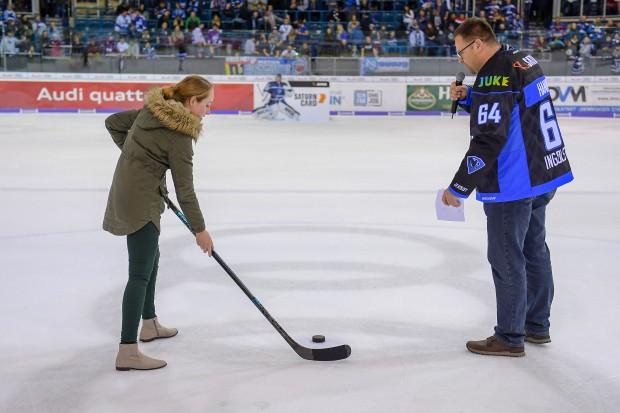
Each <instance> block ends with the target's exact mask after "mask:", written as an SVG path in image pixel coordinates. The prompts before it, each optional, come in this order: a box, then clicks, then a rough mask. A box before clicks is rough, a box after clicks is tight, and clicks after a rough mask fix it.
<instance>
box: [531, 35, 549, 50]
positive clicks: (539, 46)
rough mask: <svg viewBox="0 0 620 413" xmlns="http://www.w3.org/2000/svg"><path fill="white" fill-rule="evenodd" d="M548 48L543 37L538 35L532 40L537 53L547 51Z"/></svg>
mask: <svg viewBox="0 0 620 413" xmlns="http://www.w3.org/2000/svg"><path fill="white" fill-rule="evenodd" d="M550 50H551V49H550V48H549V45H548V44H547V41H546V40H545V37H544V36H538V38H537V39H536V42H534V51H535V52H538V53H542V52H548V51H550Z"/></svg>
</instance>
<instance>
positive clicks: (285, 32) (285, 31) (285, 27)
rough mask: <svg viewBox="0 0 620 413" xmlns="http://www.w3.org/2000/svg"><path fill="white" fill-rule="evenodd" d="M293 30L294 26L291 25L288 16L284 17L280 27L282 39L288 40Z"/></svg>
mask: <svg viewBox="0 0 620 413" xmlns="http://www.w3.org/2000/svg"><path fill="white" fill-rule="evenodd" d="M292 30H293V26H291V22H290V20H289V18H288V17H286V18H285V19H284V22H283V23H282V24H281V25H280V27H279V28H278V31H279V32H280V34H281V35H282V41H283V42H284V43H286V42H288V36H289V34H290V33H291V31H292Z"/></svg>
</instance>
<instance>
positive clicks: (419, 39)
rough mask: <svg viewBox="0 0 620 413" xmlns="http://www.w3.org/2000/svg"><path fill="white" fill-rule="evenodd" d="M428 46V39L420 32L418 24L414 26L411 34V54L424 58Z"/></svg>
mask: <svg viewBox="0 0 620 413" xmlns="http://www.w3.org/2000/svg"><path fill="white" fill-rule="evenodd" d="M425 46H426V37H425V36H424V32H423V31H422V30H420V26H419V25H418V24H414V25H413V30H412V31H411V33H409V47H410V48H411V54H413V55H414V56H424V52H425V50H426V49H425Z"/></svg>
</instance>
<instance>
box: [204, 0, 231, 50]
mask: <svg viewBox="0 0 620 413" xmlns="http://www.w3.org/2000/svg"><path fill="white" fill-rule="evenodd" d="M228 4H230V3H228ZM207 47H208V49H209V57H213V56H215V55H217V54H218V50H219V49H220V48H221V47H222V32H221V31H220V28H219V27H218V26H217V25H213V26H212V27H211V30H209V31H208V32H207Z"/></svg>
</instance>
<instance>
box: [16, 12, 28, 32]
mask: <svg viewBox="0 0 620 413" xmlns="http://www.w3.org/2000/svg"><path fill="white" fill-rule="evenodd" d="M16 33H19V34H20V35H23V34H28V35H29V36H32V23H30V18H29V17H28V15H27V14H22V16H21V17H20V19H19V22H18V24H17V32H16Z"/></svg>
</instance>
